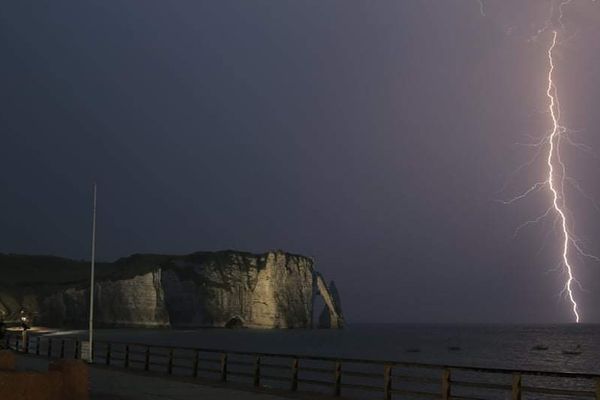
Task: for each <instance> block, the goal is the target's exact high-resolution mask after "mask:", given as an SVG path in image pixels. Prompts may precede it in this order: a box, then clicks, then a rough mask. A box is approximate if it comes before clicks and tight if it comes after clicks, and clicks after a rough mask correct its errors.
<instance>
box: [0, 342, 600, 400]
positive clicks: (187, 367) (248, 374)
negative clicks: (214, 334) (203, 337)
mask: <svg viewBox="0 0 600 400" xmlns="http://www.w3.org/2000/svg"><path fill="white" fill-rule="evenodd" d="M5 345H6V347H8V348H11V349H14V350H17V351H19V352H24V353H28V354H35V355H38V356H45V357H49V358H79V356H80V349H81V342H80V340H79V339H77V338H73V337H59V338H55V337H51V336H30V337H28V338H27V340H26V341H25V342H23V341H22V339H21V336H17V335H8V336H7V338H6V343H5ZM92 353H93V359H94V364H102V365H105V366H109V367H118V368H124V369H132V370H137V371H141V372H144V371H145V372H154V373H162V374H165V375H172V376H179V377H190V378H197V379H199V378H204V379H207V380H215V381H220V382H237V383H240V384H247V385H249V386H250V385H251V386H253V387H254V388H262V389H269V388H277V389H286V390H290V391H302V392H310V393H314V392H317V393H321V394H325V395H330V396H333V397H340V396H342V395H343V396H344V397H345V398H366V397H368V398H373V396H374V394H375V393H377V394H375V396H377V397H379V398H383V399H385V400H391V399H403V400H404V399H421V398H431V399H444V400H450V399H457V400H458V399H460V400H488V399H489V400H496V399H497V400H506V399H510V400H521V399H526V400H538V399H586V398H587V399H595V400H600V375H599V374H584V373H569V372H550V371H532V370H511V369H498V368H475V367H465V366H450V365H435V364H424V363H409V362H399V361H379V360H363V359H353V358H335V357H318V356H309V355H294V354H272V353H258V352H245V351H229V350H221V349H206V348H192V347H173V346H161V345H151V344H143V343H131V342H107V341H97V342H95V343H94V348H93V349H92Z"/></svg>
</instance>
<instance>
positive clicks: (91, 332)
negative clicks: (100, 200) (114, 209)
mask: <svg viewBox="0 0 600 400" xmlns="http://www.w3.org/2000/svg"><path fill="white" fill-rule="evenodd" d="M96 192H97V188H96V182H94V211H93V216H92V266H91V279H90V326H89V346H90V347H89V353H88V354H87V356H88V361H89V362H92V361H93V360H92V349H93V339H94V263H95V258H96Z"/></svg>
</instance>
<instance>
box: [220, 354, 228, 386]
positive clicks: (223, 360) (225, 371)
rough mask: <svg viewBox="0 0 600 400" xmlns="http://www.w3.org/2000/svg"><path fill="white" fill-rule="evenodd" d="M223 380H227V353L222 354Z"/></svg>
mask: <svg viewBox="0 0 600 400" xmlns="http://www.w3.org/2000/svg"><path fill="white" fill-rule="evenodd" d="M221 381H222V382H225V381H227V353H223V354H221Z"/></svg>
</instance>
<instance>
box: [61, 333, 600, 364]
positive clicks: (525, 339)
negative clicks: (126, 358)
mask: <svg viewBox="0 0 600 400" xmlns="http://www.w3.org/2000/svg"><path fill="white" fill-rule="evenodd" d="M78 333H80V334H82V332H78ZM62 334H73V332H64V333H62ZM96 337H97V338H98V339H100V340H113V341H135V342H140V343H151V344H161V345H172V346H187V347H202V348H216V349H228V350H245V351H257V352H271V353H296V354H310V355H322V356H339V357H356V358H369V359H384V360H396V361H416V362H427V363H436V364H449V365H468V366H481V367H498V368H519V369H542V370H552V371H574V372H575V371H576V372H595V373H600V325H529V326H527V325H398V324H355V325H350V326H348V327H346V328H345V329H343V330H339V331H338V330H249V329H242V330H227V329H202V330H139V329H137V330H123V329H119V330H117V329H114V330H113V329H111V330H98V331H97V334H96ZM536 346H538V349H536V348H535V347H536ZM577 346H580V349H579V351H580V352H581V354H577V355H573V354H565V353H563V352H564V351H573V350H574V349H575V348H576V347H577ZM540 347H541V348H546V347H547V350H541V349H539V348H540Z"/></svg>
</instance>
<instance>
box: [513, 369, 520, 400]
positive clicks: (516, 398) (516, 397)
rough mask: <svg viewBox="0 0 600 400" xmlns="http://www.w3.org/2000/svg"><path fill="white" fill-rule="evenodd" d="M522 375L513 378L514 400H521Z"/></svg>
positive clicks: (515, 375) (514, 375)
mask: <svg viewBox="0 0 600 400" xmlns="http://www.w3.org/2000/svg"><path fill="white" fill-rule="evenodd" d="M521 380H522V379H521V374H516V373H515V374H513V376H512V397H511V399H512V400H521Z"/></svg>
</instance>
